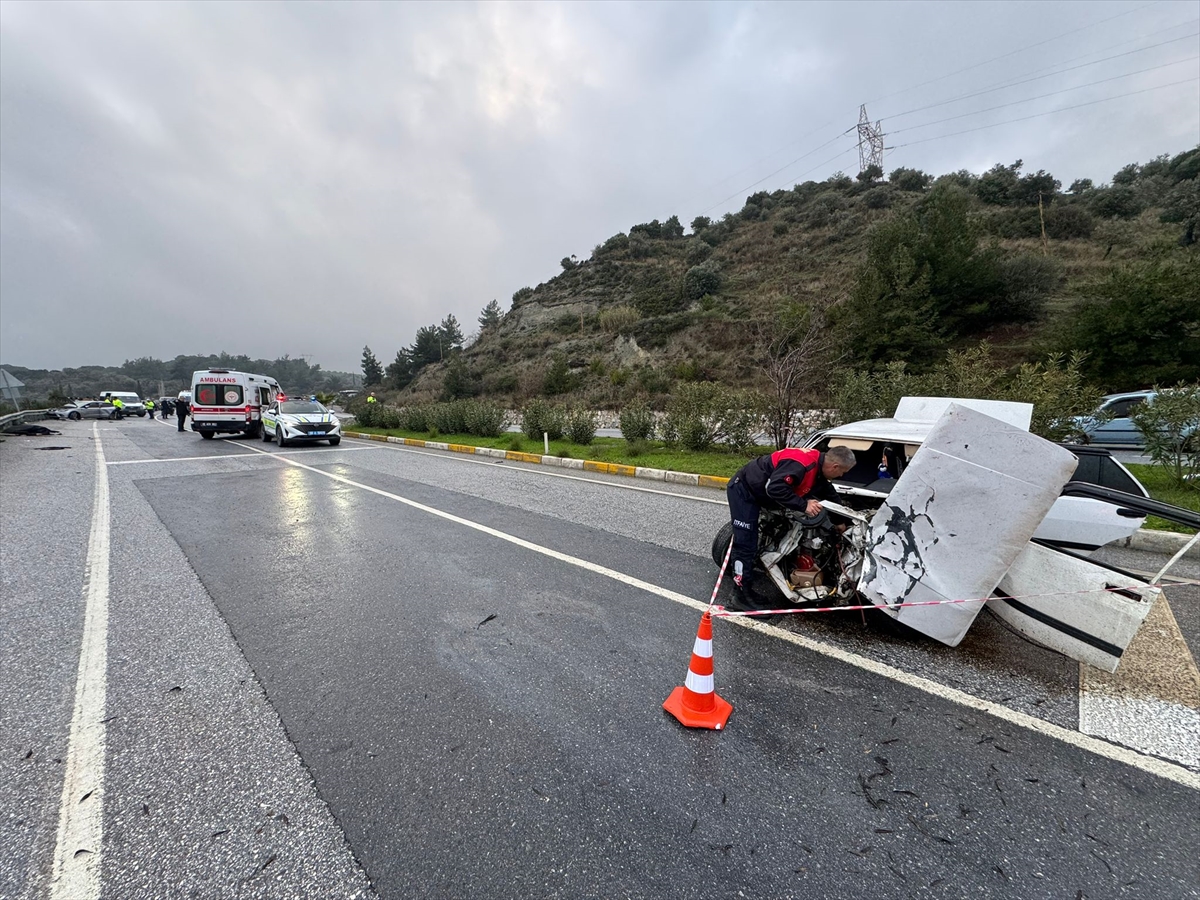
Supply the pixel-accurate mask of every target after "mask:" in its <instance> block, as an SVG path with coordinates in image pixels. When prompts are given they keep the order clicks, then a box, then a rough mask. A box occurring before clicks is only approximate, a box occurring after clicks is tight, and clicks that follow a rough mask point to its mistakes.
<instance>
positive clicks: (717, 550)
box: [712, 522, 733, 566]
mask: <svg viewBox="0 0 1200 900" xmlns="http://www.w3.org/2000/svg"><path fill="white" fill-rule="evenodd" d="M731 540H733V523H732V522H726V523H725V524H724V525H722V526H721V530H720V531H718V532H717V536H716V537H715V538H713V543H712V558H713V562H715V563H716V564H717V565H718V566H719V565H720V564H721V563H723V562H725V551H726V550H728V549H729V542H730V541H731Z"/></svg>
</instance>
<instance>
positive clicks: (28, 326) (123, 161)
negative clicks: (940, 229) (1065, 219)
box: [0, 0, 1200, 371]
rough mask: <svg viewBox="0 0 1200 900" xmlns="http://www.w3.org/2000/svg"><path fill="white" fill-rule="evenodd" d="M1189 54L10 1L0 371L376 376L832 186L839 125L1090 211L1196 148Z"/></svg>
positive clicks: (1073, 15)
mask: <svg viewBox="0 0 1200 900" xmlns="http://www.w3.org/2000/svg"><path fill="white" fill-rule="evenodd" d="M1198 31H1200V2H1196V0H1184V2H1180V0H1160V2H1147V0H1132V2H1130V0H1121V2H1088V3H1083V2H1047V0H1038V2H1029V3H1026V2H1009V3H984V2H969V3H950V2H944V3H900V2H888V3H827V4H826V3H794V4H785V3H711V4H706V3H678V4H675V3H665V2H660V3H632V4H624V3H611V2H606V3H596V4H589V3H583V2H569V3H553V2H541V3H482V4H474V3H461V4H456V3H448V2H438V3H384V4H371V3H366V2H356V3H349V2H343V3H333V4H322V3H312V2H305V3H220V2H213V0H204V2H198V3H166V2H163V3H145V2H134V3H103V2H91V3H83V4H74V3H67V2H54V3H49V2H17V0H4V2H0V362H3V363H6V364H11V365H21V366H29V367H34V368H60V367H64V366H78V365H88V364H97V365H118V364H120V363H121V362H122V361H124V360H126V359H131V358H136V357H141V356H154V357H158V358H162V359H170V358H172V357H174V356H176V355H177V354H180V353H215V352H219V351H222V350H224V351H228V352H230V353H245V354H248V355H250V356H251V357H263V358H268V359H270V358H275V357H278V356H282V355H284V354H289V355H291V356H293V357H295V356H306V357H308V358H309V360H310V362H313V363H320V364H321V365H322V367H324V368H326V369H342V370H349V371H357V370H358V368H359V361H360V357H361V353H362V348H363V345H364V344H369V345H370V346H371V348H372V349H373V350H374V351H375V354H376V355H377V356H378V357H379V358H380V360H381V361H382V362H383V363H384V364H386V363H388V362H390V361H391V359H392V357H393V356H394V355H395V352H396V350H397V348H399V347H400V346H402V345H405V344H410V343H411V342H412V340H413V337H414V333H415V331H416V329H417V328H418V327H419V326H421V325H426V324H431V323H434V322H437V321H439V320H440V319H441V318H442V317H443V316H445V315H446V314H447V313H453V314H454V315H456V316H457V317H458V319H459V321H460V322H461V323H463V326H464V330H465V331H467V332H468V333H470V332H471V331H472V330H474V329H475V327H476V319H477V318H478V316H479V312H480V309H481V308H482V307H483V306H484V305H485V304H486V303H487V302H488V301H489V300H491V299H493V298H495V299H497V300H499V301H500V303H501V306H502V308H503V309H505V310H507V309H508V308H509V306H510V302H511V301H510V298H511V296H512V293H513V292H514V291H515V290H517V289H518V288H520V287H522V286H524V285H536V284H537V283H539V282H541V281H545V280H547V279H549V278H550V277H551V276H553V275H554V274H555V273H556V272H558V271H559V265H558V261H559V260H560V259H561V258H562V257H564V256H567V255H570V254H576V255H578V256H579V257H580V258H583V257H585V256H587V255H588V254H589V253H590V252H591V248H592V247H593V246H594V245H595V244H596V243H598V242H600V241H603V240H604V239H605V238H607V237H608V236H610V235H612V234H614V233H616V232H618V231H625V230H627V229H628V228H629V226H630V225H633V224H635V223H637V222H643V221H648V220H650V219H653V218H659V219H663V218H666V217H667V216H670V215H671V214H677V215H679V217H680V219H681V220H682V221H683V222H684V223H685V225H686V224H687V223H689V222H690V221H691V220H692V218H693V217H695V216H696V215H699V214H702V213H703V214H707V215H710V216H718V215H720V214H722V213H724V212H726V211H729V210H736V209H738V208H740V207H741V205H742V203H743V202H744V200H745V197H746V195H747V194H749V193H751V192H753V191H755V190H764V189H765V190H774V189H776V188H780V187H790V186H791V185H792V184H794V183H795V182H796V181H803V180H806V179H810V178H811V179H816V180H820V179H823V178H825V177H827V176H829V175H830V174H832V173H833V172H835V171H837V170H839V169H842V170H845V171H846V172H849V173H855V172H857V170H858V158H857V151H856V150H855V149H854V140H855V138H854V135H853V134H847V135H844V136H842V137H838V135H839V134H840V133H841V132H843V131H845V130H846V129H847V128H850V127H852V126H853V125H854V124H855V123H856V121H857V118H858V108H859V104H860V103H863V102H867V104H868V112H869V113H870V115H871V118H872V119H881V120H882V122H883V127H884V130H885V131H887V132H888V134H889V136H888V139H887V141H888V144H889V145H890V146H895V147H896V148H897V149H895V150H891V151H889V152H888V153H887V156H886V159H885V166H886V168H887V169H888V170H890V169H892V168H894V167H896V166H901V165H903V166H910V167H917V168H921V169H924V170H926V171H928V172H931V173H934V174H941V173H943V172H947V171H951V170H956V169H960V168H966V169H970V170H972V171H976V172H979V171H982V170H984V169H986V168H988V167H990V166H991V165H993V164H995V163H997V162H1005V163H1008V162H1012V161H1013V160H1015V159H1017V158H1021V159H1023V160H1024V161H1025V167H1026V169H1029V170H1037V169H1042V168H1044V169H1047V170H1049V171H1051V172H1053V173H1054V175H1055V176H1057V177H1058V178H1059V179H1061V180H1062V182H1063V184H1064V186H1065V185H1067V184H1069V183H1070V182H1071V181H1072V180H1074V179H1076V178H1083V177H1086V178H1091V179H1093V180H1095V181H1096V182H1098V183H1099V182H1102V181H1107V180H1109V179H1110V178H1111V176H1112V174H1113V173H1114V172H1115V171H1116V170H1117V169H1118V168H1120V167H1121V166H1122V165H1124V164H1125V163H1128V162H1133V161H1142V162H1144V161H1146V160H1148V159H1150V158H1152V157H1154V156H1157V155H1159V154H1163V153H1170V154H1175V153H1178V152H1180V151H1182V150H1186V149H1189V148H1191V147H1194V146H1196V145H1197V144H1198V143H1200V76H1198V66H1200V64H1198V63H1197V61H1196V57H1197V55H1198V54H1200V38H1198V37H1197V32H1198ZM1167 41H1170V43H1163V42H1167ZM1155 44H1159V45H1160V46H1151V45H1155ZM1031 45H1036V46H1031ZM1141 48H1148V49H1145V50H1144V51H1143V52H1133V53H1131V52H1130V51H1135V50H1140V49H1141ZM1118 54H1120V55H1118ZM1113 56H1115V57H1116V58H1113V59H1105V58H1106V57H1113ZM1097 60H1104V61H1100V62H1096V61H1097ZM1092 62H1096V64H1095V65H1086V64H1087V63H1092ZM981 63H982V64H981ZM1065 68H1071V70H1070V71H1061V70H1062V69H1065ZM1147 69H1152V71H1143V70H1147ZM1055 72H1057V73H1058V74H1050V75H1049V77H1045V78H1040V79H1038V80H1033V81H1028V82H1027V83H1025V84H1021V85H1016V86H1013V87H1009V88H1007V89H1004V90H998V91H990V92H988V93H981V94H977V92H979V91H983V90H985V89H987V88H990V87H993V86H996V85H998V84H1003V83H1006V82H1009V81H1018V80H1020V81H1024V80H1026V79H1030V78H1034V77H1035V76H1037V75H1046V74H1048V73H1055ZM1130 73H1139V74H1130ZM1125 75H1129V77H1118V76H1125ZM1101 79H1108V80H1105V81H1103V82H1102V83H1099V84H1091V85H1090V86H1088V85H1089V83H1091V82H1097V81H1100V80H1101ZM1172 82H1184V83H1182V84H1175V85H1174V86H1170V87H1164V88H1161V89H1158V90H1148V91H1145V92H1144V93H1138V94H1136V95H1134V96H1127V97H1122V98H1119V99H1113V100H1110V101H1108V102H1102V103H1095V104H1093V105H1088V106H1082V107H1080V108H1077V109H1064V107H1068V106H1077V105H1079V104H1085V103H1088V102H1089V101H1095V100H1100V99H1102V98H1110V97H1115V96H1116V95H1121V94H1130V93H1131V92H1134V91H1144V90H1145V89H1147V88H1154V87H1156V86H1159V85H1170V84H1171V83H1172ZM1068 89H1070V90H1068ZM1052 92H1059V93H1054V95H1053V96H1048V97H1043V98H1042V99H1037V100H1032V101H1031V102H1014V101H1022V100H1026V99H1028V98H1034V97H1041V96H1042V95H1046V94H1051V93H1052ZM966 94H977V95H976V96H973V97H968V98H966V99H963V100H960V101H958V102H955V103H949V104H943V105H939V106H936V107H934V108H932V109H927V110H923V111H918V112H911V113H910V114H908V115H902V114H903V113H906V112H909V111H910V110H913V109H915V108H919V107H925V106H929V105H931V104H937V103H941V102H942V101H945V100H950V99H953V98H956V97H961V96H963V95H966ZM1005 104H1011V105H1005ZM991 107H1001V108H999V109H992V110H991V111H990V112H981V111H983V110H987V109H989V108H991ZM1054 110H1059V112H1055V113H1054V114H1053V115H1047V116H1042V117H1039V118H1025V117H1029V116H1033V115H1035V114H1037V113H1044V112H1050V111H1054ZM964 114H970V115H964ZM953 116H961V118H953V119H950V117H953ZM1022 118H1025V120H1024V121H1015V122H1014V121H1011V120H1014V119H1022ZM943 119H950V120H949V121H945V122H941V124H933V125H931V126H930V127H927V128H918V127H916V126H920V125H922V124H924V123H932V122H937V121H939V120H943ZM991 123H1007V124H1002V125H998V126H997V127H994V128H987V129H979V127H980V126H981V125H987V124H991ZM903 129H909V130H903ZM972 129H979V130H972ZM955 132H968V133H965V134H953V133H955ZM930 138H934V140H928V139H930ZM918 141H921V143H916V142H918ZM826 142H831V143H828V145H827V146H825V147H823V148H820V149H816V148H819V147H820V145H822V144H825V143H826ZM904 145H907V146H904ZM810 151H811V152H810ZM835 154H836V157H835ZM789 163H790V165H789ZM760 179H762V180H761V183H759V184H756V182H759V180H760Z"/></svg>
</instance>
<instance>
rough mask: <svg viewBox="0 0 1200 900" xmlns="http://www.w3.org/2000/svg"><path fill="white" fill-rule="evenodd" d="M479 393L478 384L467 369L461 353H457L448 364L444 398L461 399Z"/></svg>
mask: <svg viewBox="0 0 1200 900" xmlns="http://www.w3.org/2000/svg"><path fill="white" fill-rule="evenodd" d="M476 393H478V384H477V382H476V379H475V378H474V377H472V375H471V372H470V371H469V370H468V369H467V364H466V362H465V361H464V360H463V358H462V356H461V355H456V356H455V357H454V358H453V359H452V360H450V362H449V363H447V364H446V376H445V378H443V379H442V399H443V400H459V399H462V398H464V397H473V396H474V395H475V394H476Z"/></svg>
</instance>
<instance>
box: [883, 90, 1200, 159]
mask: <svg viewBox="0 0 1200 900" xmlns="http://www.w3.org/2000/svg"><path fill="white" fill-rule="evenodd" d="M1181 84H1194V85H1200V80H1198V79H1195V78H1185V79H1183V80H1182V81H1172V82H1169V83H1167V84H1159V85H1155V86H1154V87H1149V88H1142V89H1141V90H1140V91H1130V92H1129V93H1127V94H1115V95H1113V96H1112V97H1102V98H1100V99H1099V100H1089V101H1088V102H1086V103H1076V104H1075V105H1074V106H1063V107H1059V108H1058V109H1052V110H1050V111H1049V112H1044V113H1035V114H1033V115H1032V116H1021V117H1020V118H1017V119H1006V120H1005V121H1003V122H993V123H991V124H990V125H979V126H977V127H975V128H968V129H966V130H964V131H952V132H950V133H949V134H939V135H937V136H936V137H930V138H921V139H920V140H919V141H909V142H908V143H906V144H897V145H896V146H894V147H888V148H887V149H888V150H900V149H901V148H903V147H912V146H914V145H916V144H927V143H929V142H930V141H940V140H942V139H943V138H948V137H958V135H960V134H970V133H971V132H973V131H983V130H984V129H987V128H999V127H1000V126H1001V125H1011V124H1013V123H1014V122H1027V121H1029V120H1030V119H1040V118H1042V117H1043V116H1054V115H1058V114H1059V113H1063V112H1067V111H1069V110H1072V109H1081V108H1083V107H1085V106H1095V105H1096V104H1097V103H1107V102H1109V101H1110V100H1120V99H1122V98H1124V97H1134V96H1137V95H1138V94H1148V93H1150V92H1151V91H1161V90H1164V89H1165V88H1169V87H1177V86H1178V85H1181Z"/></svg>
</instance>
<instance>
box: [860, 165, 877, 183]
mask: <svg viewBox="0 0 1200 900" xmlns="http://www.w3.org/2000/svg"><path fill="white" fill-rule="evenodd" d="M882 177H883V166H878V165H876V164H875V163H871V165H869V166H867V167H866V168H865V169H863V170H862V171H861V172H859V173H858V176H857V178H858V181H859V183H860V184H872V183H874V182H876V181H878V180H879V179H881V178H882Z"/></svg>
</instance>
